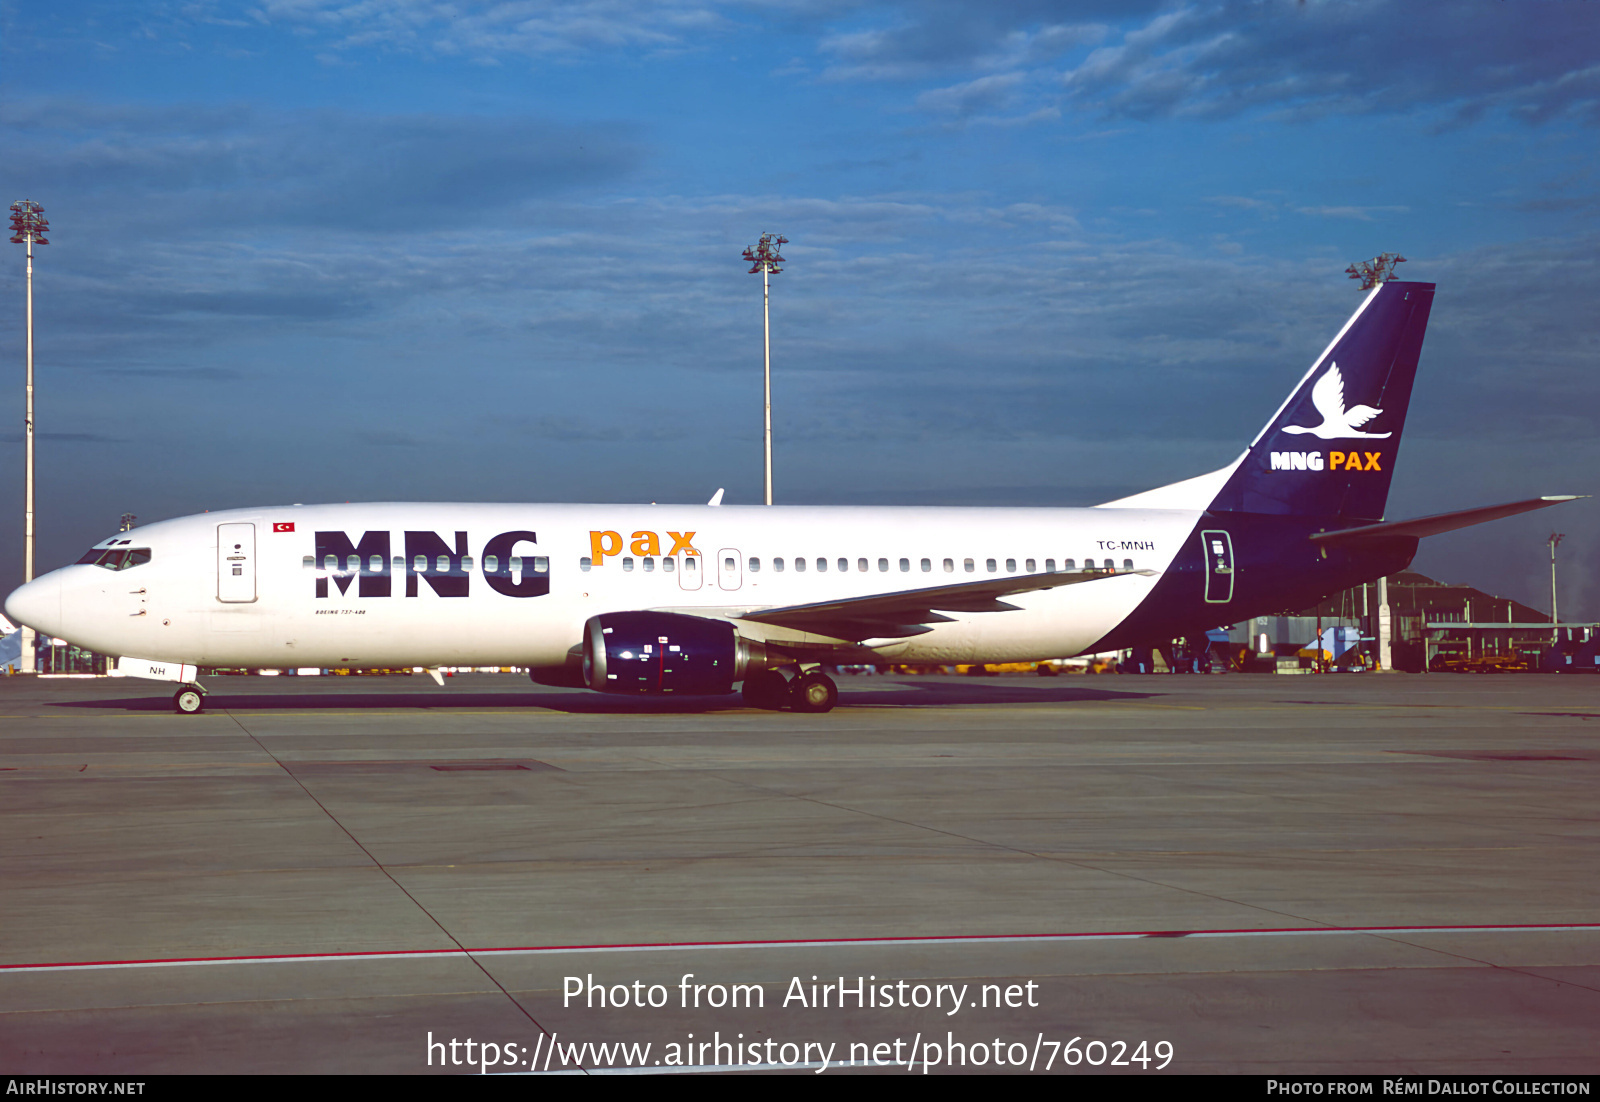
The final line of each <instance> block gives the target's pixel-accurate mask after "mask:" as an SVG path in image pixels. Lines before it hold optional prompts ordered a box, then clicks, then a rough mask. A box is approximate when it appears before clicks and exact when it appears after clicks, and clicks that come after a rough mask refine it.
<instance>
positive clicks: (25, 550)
mask: <svg viewBox="0 0 1600 1102" xmlns="http://www.w3.org/2000/svg"><path fill="white" fill-rule="evenodd" d="M49 229H50V223H49V221H48V220H46V218H45V216H44V208H43V207H41V206H40V205H39V204H38V203H35V202H34V201H33V200H31V199H19V200H17V201H16V202H15V203H12V204H11V243H12V244H13V245H26V246H27V248H28V325H27V329H28V369H27V370H28V373H27V384H26V388H27V401H26V408H25V412H24V413H23V421H22V428H23V439H24V441H25V450H24V457H25V458H24V460H23V466H24V468H25V471H26V473H25V474H24V476H23V479H24V482H25V485H26V492H25V493H24V495H23V503H22V581H23V584H27V583H28V582H31V581H33V247H34V245H36V244H38V245H48V244H50V240H49V238H47V237H45V233H47V232H48V231H49ZM17 666H18V669H19V670H21V672H23V673H36V672H38V671H37V670H36V669H35V663H34V638H33V629H32V628H30V627H26V626H25V627H23V629H22V653H21V654H20V655H19V656H18V660H17Z"/></svg>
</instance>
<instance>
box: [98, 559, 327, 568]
mask: <svg viewBox="0 0 1600 1102" xmlns="http://www.w3.org/2000/svg"><path fill="white" fill-rule="evenodd" d="M78 561H79V562H82V561H83V560H82V559H79V560H78ZM300 565H301V566H302V567H304V568H305V569H307V570H312V569H315V568H316V565H317V560H316V558H315V557H314V556H311V555H307V556H306V557H305V558H303V559H301V560H300Z"/></svg>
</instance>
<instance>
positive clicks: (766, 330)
mask: <svg viewBox="0 0 1600 1102" xmlns="http://www.w3.org/2000/svg"><path fill="white" fill-rule="evenodd" d="M788 243H789V239H788V238H787V237H784V236H782V235H781V234H770V233H763V234H762V235H761V240H760V241H758V242H756V243H755V244H754V245H753V246H751V247H750V248H748V249H746V250H745V251H744V258H745V259H746V260H748V261H750V274H751V275H755V274H756V273H757V272H760V273H761V328H762V332H763V335H764V341H765V347H766V356H765V364H766V367H765V374H764V379H765V386H764V393H765V399H766V401H765V405H766V456H767V464H766V466H767V504H768V505H771V504H772V277H773V276H775V275H777V274H778V273H779V272H781V271H783V269H782V268H780V267H778V265H779V264H784V263H787V262H786V261H785V260H784V259H783V257H781V256H779V255H778V250H779V249H781V248H782V247H783V246H785V245H787V244H788Z"/></svg>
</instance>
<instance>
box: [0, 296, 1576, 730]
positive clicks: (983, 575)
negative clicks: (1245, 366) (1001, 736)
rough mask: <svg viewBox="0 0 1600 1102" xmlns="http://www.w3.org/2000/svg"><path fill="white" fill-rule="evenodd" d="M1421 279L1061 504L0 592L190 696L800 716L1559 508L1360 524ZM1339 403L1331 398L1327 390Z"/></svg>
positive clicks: (403, 537)
mask: <svg viewBox="0 0 1600 1102" xmlns="http://www.w3.org/2000/svg"><path fill="white" fill-rule="evenodd" d="M1434 286H1435V285H1434V284H1431V283H1409V282H1400V281H1390V282H1386V283H1379V284H1377V285H1376V286H1375V287H1373V288H1372V290H1371V292H1370V293H1369V294H1368V295H1367V296H1366V297H1365V298H1364V299H1363V300H1362V302H1361V304H1360V306H1359V307H1358V308H1357V309H1356V311H1355V313H1354V314H1353V315H1352V316H1351V317H1350V320H1349V321H1348V322H1346V323H1345V325H1344V327H1343V328H1342V329H1340V330H1339V332H1338V333H1337V335H1335V336H1334V338H1333V340H1332V341H1331V342H1330V343H1329V344H1328V347H1327V348H1326V349H1325V350H1324V351H1323V353H1322V355H1320V356H1319V357H1317V359H1316V360H1315V361H1314V362H1313V363H1312V365H1311V368H1310V370H1309V371H1307V372H1306V374H1305V376H1304V377H1303V378H1302V379H1301V380H1300V382H1299V383H1298V385H1297V386H1296V387H1295V388H1294V390H1293V391H1292V392H1291V393H1290V395H1289V397H1288V399H1287V400H1285V401H1284V403H1283V404H1282V405H1281V406H1280V407H1279V408H1278V411H1277V412H1276V413H1274V414H1273V415H1272V417H1271V418H1270V419H1269V420H1268V421H1267V424H1266V426H1265V427H1264V428H1263V429H1262V430H1261V432H1260V433H1259V434H1258V435H1257V436H1256V438H1255V439H1254V440H1253V441H1251V443H1250V445H1249V446H1248V447H1247V448H1246V449H1245V450H1244V452H1243V454H1241V455H1240V456H1239V458H1238V459H1236V460H1234V461H1233V462H1232V463H1230V464H1228V465H1227V466H1226V467H1223V468H1221V469H1219V470H1215V471H1212V472H1210V473H1208V474H1203V475H1200V476H1198V477H1195V478H1190V479H1186V480H1184V481H1182V482H1177V483H1173V484H1172V485H1168V486H1163V487H1159V488H1157V489H1153V490H1149V491H1146V492H1144V493H1139V494H1135V495H1133V496H1131V497H1125V498H1121V499H1119V500H1116V501H1110V502H1106V503H1104V504H1102V505H1098V506H1094V507H1090V508H939V507H826V506H816V507H813V506H776V507H769V506H733V505H726V506H725V505H722V504H721V491H718V495H717V497H716V498H714V499H713V500H712V502H711V503H710V504H708V505H646V506H624V505H537V504H529V505H517V504H434V503H373V504H353V505H352V504H346V505H293V506H274V507H264V508H257V509H235V510H230V511H227V512H218V513H207V514H203V515H200V516H189V517H182V518H178V519H174V520H165V521H161V522H158V523H154V524H149V525H146V526H144V527H142V528H138V529H135V530H132V531H128V532H119V533H117V534H116V535H114V536H110V537H108V538H106V539H104V540H101V541H100V542H99V543H97V544H95V545H94V547H93V548H91V549H90V550H89V551H88V552H87V553H86V554H84V555H83V557H82V558H80V559H79V560H78V561H77V562H76V563H74V564H73V565H71V566H66V567H62V568H61V569H58V570H54V571H51V572H50V573H48V574H46V575H44V576H43V577H40V578H38V579H37V580H35V581H32V582H29V583H27V584H26V585H23V586H22V587H21V588H19V589H17V590H16V591H15V592H13V593H12V594H11V595H10V596H9V597H8V598H7V599H6V602H5V611H6V612H7V614H9V615H10V616H11V617H12V618H13V619H15V620H17V621H19V622H21V623H24V624H27V625H28V626H30V627H32V628H34V629H35V630H36V631H39V632H41V633H45V634H48V635H51V636H56V637H60V638H65V639H69V640H71V641H72V642H74V643H76V644H78V645H79V646H81V647H86V648H88V649H90V650H94V651H98V652H100V653H103V654H111V655H117V656H121V657H120V658H119V662H118V668H119V669H120V670H121V672H123V673H125V674H130V675H133V676H140V677H147V678H154V679H158V680H166V681H171V682H177V683H178V685H179V688H178V690H177V692H176V693H175V694H174V696H173V706H174V708H175V709H176V710H177V711H178V712H180V713H185V714H193V713H195V712H199V711H201V710H202V708H203V706H204V697H205V690H204V689H203V688H202V687H201V686H200V683H199V679H198V673H199V668H200V667H207V666H209V667H235V668H237V667H256V668H259V667H268V668H296V667H298V668H308V667H388V668H395V667H411V668H419V667H420V668H423V669H426V670H428V671H429V672H430V673H432V674H433V676H434V678H435V680H437V681H439V683H440V684H441V685H442V684H443V680H442V678H440V676H439V672H438V671H439V668H440V667H445V666H490V665H493V666H505V665H515V666H526V667H528V668H529V670H530V676H531V677H532V679H533V680H534V681H535V682H537V683H540V684H546V685H564V686H572V687H587V688H589V689H594V690H598V691H600V692H607V693H627V694H660V695H674V696H685V695H701V694H727V693H731V692H732V691H733V688H734V686H735V685H736V684H738V685H742V693H743V697H744V700H745V702H746V703H748V704H750V705H752V706H754V707H758V708H765V709H774V710H776V709H782V708H788V709H790V710H793V711H796V712H806V713H820V712H827V711H829V710H830V709H832V708H833V707H834V705H835V703H836V701H837V698H838V690H837V687H836V686H835V684H834V682H833V681H832V680H831V679H830V678H829V677H828V676H827V675H826V673H824V672H823V669H822V667H824V666H827V665H838V664H851V663H874V664H883V663H908V664H950V663H1002V662H1019V661H1033V660H1041V659H1046V658H1059V657H1062V656H1074V655H1081V654H1093V653H1098V652H1103V651H1108V650H1116V649H1120V648H1124V647H1130V646H1141V645H1142V646H1148V645H1152V644H1157V643H1162V642H1165V641H1167V640H1170V639H1173V638H1176V637H1178V636H1184V635H1188V636H1199V635H1201V634H1203V633H1204V631H1205V630H1206V629H1208V628H1213V627H1215V626H1216V625H1219V624H1231V623H1237V622H1239V621H1241V620H1245V619H1248V618H1250V617H1254V616H1258V615H1263V614H1268V613H1277V612H1279V611H1281V610H1282V609H1285V608H1304V607H1306V606H1308V605H1312V604H1315V603H1316V602H1318V601H1320V600H1322V599H1323V598H1324V597H1326V596H1328V595H1329V594H1332V593H1335V592H1338V591H1340V590H1342V589H1346V588H1348V587H1350V586H1353V585H1357V584H1360V583H1363V582H1367V581H1370V580H1373V579H1376V578H1378V577H1381V576H1384V575H1388V574H1393V573H1395V572H1396V571H1399V570H1402V569H1404V568H1405V567H1406V566H1408V565H1409V564H1410V562H1411V559H1412V557H1413V556H1414V555H1415V554H1416V550H1417V544H1418V540H1419V539H1421V538H1422V537H1425V536H1429V535H1433V534H1435V533H1439V532H1448V531H1451V530H1453V529H1458V528H1463V527H1466V526H1468V525H1473V524H1481V523H1483V522H1485V521H1489V520H1494V519H1497V518H1500V517H1507V516H1511V515H1513V514H1516V513H1522V512H1526V511H1528V510H1531V509H1540V508H1544V507H1547V506H1550V505H1555V504H1558V503H1561V502H1565V501H1571V500H1574V496H1572V495H1563V496H1546V497H1538V498H1532V499H1529V500H1524V501H1516V502H1510V503H1508V504H1502V505H1494V506H1487V507H1483V508H1478V509H1469V510H1465V511H1462V512H1455V513H1446V514H1441V515H1437V516H1429V517H1422V518H1417V519H1412V520H1401V521H1385V520H1384V519H1383V518H1384V508H1385V503H1386V501H1387V498H1388V493H1389V483H1390V479H1391V478H1392V477H1393V475H1394V467H1395V461H1396V457H1397V454H1398V450H1399V445H1400V437H1401V431H1402V429H1403V428H1404V424H1405V418H1406V412H1407V408H1408V406H1409V404H1410V400H1411V389H1412V381H1413V379H1414V377H1415V374H1416V369H1417V362H1418V358H1419V356H1420V354H1421V349H1422V341H1423V335H1424V332H1425V330H1426V328H1427V322H1428V315H1429V312H1430V310H1431V309H1432V304H1433V296H1434ZM1347 403H1349V404H1348V405H1347Z"/></svg>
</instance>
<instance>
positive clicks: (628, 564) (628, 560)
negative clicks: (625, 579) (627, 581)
mask: <svg viewBox="0 0 1600 1102" xmlns="http://www.w3.org/2000/svg"><path fill="white" fill-rule="evenodd" d="M622 569H624V570H632V569H633V556H632V555H624V556H622Z"/></svg>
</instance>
